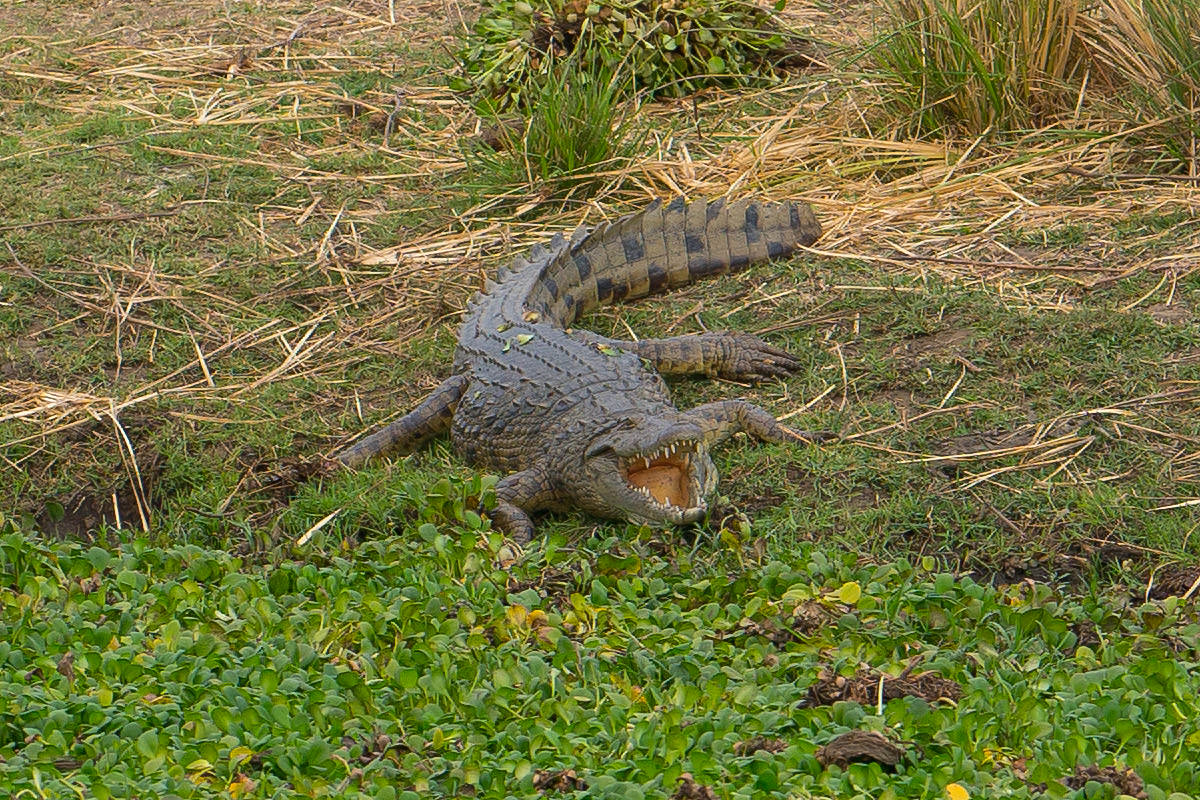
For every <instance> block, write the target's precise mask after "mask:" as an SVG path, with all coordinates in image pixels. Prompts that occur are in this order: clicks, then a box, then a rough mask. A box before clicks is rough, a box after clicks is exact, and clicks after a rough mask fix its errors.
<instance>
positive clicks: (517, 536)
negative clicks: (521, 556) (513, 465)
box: [487, 466, 559, 544]
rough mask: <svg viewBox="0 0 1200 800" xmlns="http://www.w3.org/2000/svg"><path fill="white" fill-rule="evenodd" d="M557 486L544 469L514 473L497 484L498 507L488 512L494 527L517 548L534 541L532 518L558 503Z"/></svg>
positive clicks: (541, 467)
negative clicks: (534, 514)
mask: <svg viewBox="0 0 1200 800" xmlns="http://www.w3.org/2000/svg"><path fill="white" fill-rule="evenodd" d="M558 497H559V491H558V485H557V482H556V481H555V480H554V479H553V478H552V477H551V475H550V471H549V470H547V469H546V468H545V467H543V466H536V467H531V468H530V469H526V470H522V471H521V472H514V473H513V474H512V475H509V476H508V477H506V478H503V479H501V480H500V482H499V483H497V484H496V507H495V508H493V509H492V510H490V511H488V512H487V515H488V517H489V518H490V519H491V520H492V524H493V525H494V526H496V528H497V529H499V530H501V531H503V532H504V533H505V534H506V535H508V536H509V537H510V538H512V540H513V541H515V542H516V543H517V544H525V543H526V542H528V541H529V540H530V538H532V537H533V519H532V518H531V517H530V516H529V515H530V514H531V513H532V512H534V511H537V510H538V509H541V508H547V507H549V506H551V505H553V504H554V501H555V500H556V499H558Z"/></svg>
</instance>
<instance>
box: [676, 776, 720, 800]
mask: <svg viewBox="0 0 1200 800" xmlns="http://www.w3.org/2000/svg"><path fill="white" fill-rule="evenodd" d="M671 800H717V793H716V792H714V791H713V790H712V787H709V786H702V785H701V784H699V783H696V781H695V780H694V779H693V778H692V775H691V773H690V772H685V773H683V774H682V775H680V776H679V788H677V789H676V790H675V794H673V795H671Z"/></svg>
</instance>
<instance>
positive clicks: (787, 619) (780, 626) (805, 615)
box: [738, 601, 841, 647]
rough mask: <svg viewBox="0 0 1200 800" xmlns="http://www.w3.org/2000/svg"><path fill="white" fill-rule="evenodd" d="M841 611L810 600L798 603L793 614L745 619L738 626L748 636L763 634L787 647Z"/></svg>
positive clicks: (810, 633)
mask: <svg viewBox="0 0 1200 800" xmlns="http://www.w3.org/2000/svg"><path fill="white" fill-rule="evenodd" d="M840 613H841V612H840V611H839V610H836V609H834V608H829V607H826V606H823V605H821V604H820V603H817V602H815V601H809V602H807V603H801V604H800V605H798V606H797V607H796V610H795V611H793V612H792V613H791V614H787V615H782V616H780V617H778V618H777V619H774V620H763V621H762V622H758V621H756V620H752V619H744V620H742V621H741V623H740V625H739V626H738V627H739V629H740V630H741V631H742V632H743V633H745V634H746V635H748V636H761V637H763V638H764V639H766V640H767V641H769V642H770V643H771V644H773V645H774V646H775V647H785V646H787V645H788V644H790V643H791V642H794V641H797V640H799V639H801V638H803V637H806V636H811V635H813V634H814V633H816V632H817V631H819V630H821V629H822V628H824V627H826V626H828V625H830V624H831V623H832V622H833V621H834V618H835V617H837V616H838V615H839V614H840Z"/></svg>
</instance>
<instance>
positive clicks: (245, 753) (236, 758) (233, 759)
mask: <svg viewBox="0 0 1200 800" xmlns="http://www.w3.org/2000/svg"><path fill="white" fill-rule="evenodd" d="M252 755H254V751H253V750H251V749H250V748H249V747H246V746H245V745H239V746H238V747H235V748H233V749H232V750H230V751H229V764H230V766H232V767H236V766H237V765H238V764H240V763H242V762H243V761H245V760H246V759H248V758H250V756H252Z"/></svg>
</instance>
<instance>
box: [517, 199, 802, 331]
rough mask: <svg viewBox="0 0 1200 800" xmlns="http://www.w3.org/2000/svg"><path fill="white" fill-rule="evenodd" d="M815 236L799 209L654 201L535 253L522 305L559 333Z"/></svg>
mask: <svg viewBox="0 0 1200 800" xmlns="http://www.w3.org/2000/svg"><path fill="white" fill-rule="evenodd" d="M820 235H821V226H820V224H819V223H818V222H817V220H816V217H814V216H813V213H812V209H811V208H809V207H808V205H807V204H805V203H754V202H750V201H747V200H741V201H738V202H734V203H728V204H726V203H725V201H724V200H716V201H714V202H711V203H706V202H704V201H702V200H698V201H695V202H692V203H685V202H684V200H683V198H676V199H675V200H673V201H672V202H671V203H669V204H667V205H665V206H664V205H662V204H661V203H659V202H657V201H656V202H654V203H653V204H652V205H650V206H649V207H648V208H646V209H645V210H644V211H641V212H639V213H637V214H632V215H630V216H627V217H622V218H621V219H619V220H616V221H615V222H612V223H607V224H604V225H600V226H599V227H597V228H595V229H593V230H591V231H586V230H583V229H580V230H578V231H576V232H575V235H573V236H572V237H571V239H570V241H566V240H564V239H562V238H561V237H556V240H555V241H554V242H552V243H551V246H550V251H549V252H545V251H543V252H541V253H538V252H535V253H534V254H533V256H532V261H533V262H534V263H536V262H537V261H538V260H541V259H539V256H541V257H542V258H545V259H546V260H545V264H544V266H542V268H541V270H540V275H539V278H538V280H537V281H536V282H535V283H534V284H533V286H532V287H531V290H530V292H529V295H528V298H527V301H526V305H527V307H528V308H531V309H538V310H542V311H543V312H545V313H548V314H549V315H550V316H551V317H552V318H553V319H554V321H556V322H558V323H559V324H560V325H563V326H564V327H565V326H568V325H570V324H571V323H572V322H574V321H575V320H576V319H578V318H579V316H580V315H582V314H585V313H587V312H588V311H590V310H592V309H594V308H596V307H597V306H601V305H605V304H607V303H614V302H618V301H620V300H626V299H629V300H632V299H636V298H639V297H645V296H646V295H648V294H651V293H652V292H656V291H659V290H662V289H667V288H671V287H675V286H683V285H685V284H688V283H691V282H693V281H695V280H698V279H700V278H704V277H708V276H710V275H719V274H722V273H725V272H729V271H732V270H736V269H739V268H742V267H745V266H747V265H748V264H753V263H755V262H758V261H764V260H766V259H768V258H775V257H777V256H786V255H787V254H789V253H791V252H792V251H793V250H795V249H796V248H797V247H801V246H806V245H810V244H812V243H813V242H815V241H816V240H817V237H819V236H820Z"/></svg>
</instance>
